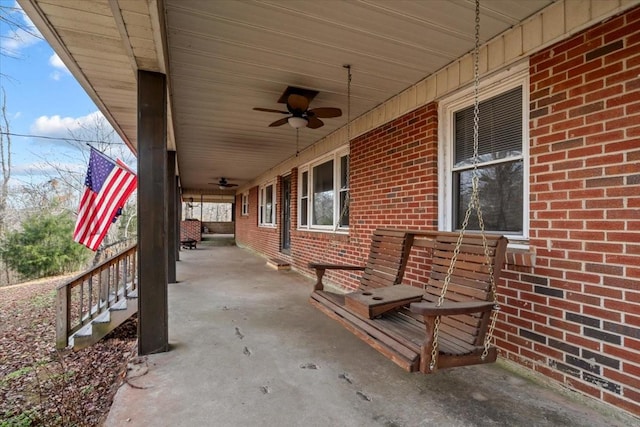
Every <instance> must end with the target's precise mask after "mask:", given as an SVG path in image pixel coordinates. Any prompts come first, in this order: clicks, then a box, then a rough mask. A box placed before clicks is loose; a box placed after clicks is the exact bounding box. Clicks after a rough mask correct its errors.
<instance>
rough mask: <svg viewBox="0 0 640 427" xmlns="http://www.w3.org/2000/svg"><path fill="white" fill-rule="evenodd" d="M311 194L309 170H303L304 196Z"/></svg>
mask: <svg viewBox="0 0 640 427" xmlns="http://www.w3.org/2000/svg"><path fill="white" fill-rule="evenodd" d="M308 195H309V172H302V197H307V196H308Z"/></svg>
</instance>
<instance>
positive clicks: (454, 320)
mask: <svg viewBox="0 0 640 427" xmlns="http://www.w3.org/2000/svg"><path fill="white" fill-rule="evenodd" d="M457 240H458V233H448V232H422V231H413V230H390V229H380V230H376V231H375V232H374V234H373V237H372V242H371V249H370V252H369V257H368V259H367V263H366V265H365V266H363V267H357V266H339V265H336V264H320V263H311V264H309V266H310V267H311V268H314V269H315V270H316V275H317V277H318V281H317V283H316V285H315V287H314V291H313V292H312V294H311V297H310V302H311V304H312V305H314V306H315V307H316V308H318V309H319V310H320V311H322V312H323V313H325V314H327V315H328V316H329V317H331V318H333V319H335V320H336V321H338V322H339V323H340V324H342V325H343V326H344V327H345V328H346V329H347V330H349V331H350V332H352V333H353V334H354V335H356V336H357V337H358V338H360V339H361V340H363V341H364V342H366V343H367V344H369V345H370V346H371V347H373V348H375V349H376V350H378V351H379V352H380V353H381V354H383V355H384V356H386V357H387V358H389V359H390V360H392V361H393V362H395V363H396V364H397V365H398V366H400V367H401V368H403V369H405V370H406V371H408V372H417V371H419V372H422V373H425V374H428V373H432V372H435V371H437V370H438V369H443V368H452V367H456V366H465V365H473V364H479V363H490V362H494V361H495V360H496V357H497V351H496V348H495V347H493V346H491V347H489V348H488V349H487V350H488V351H487V353H486V354H485V357H482V355H483V353H484V350H485V347H484V341H485V335H486V334H487V331H488V329H489V323H490V316H491V311H492V309H493V308H494V302H493V295H492V294H491V278H490V273H489V268H488V266H487V264H486V263H487V258H486V257H485V254H484V248H483V240H482V236H481V235H479V234H472V233H466V235H465V236H464V238H463V239H462V242H461V245H460V252H459V254H458V257H457V262H456V263H455V266H454V269H453V271H452V274H451V279H450V282H449V285H448V292H447V293H446V300H445V301H444V303H443V304H441V305H440V306H439V307H438V306H437V303H436V302H437V300H438V298H439V296H440V294H441V290H442V287H443V283H444V280H445V277H446V275H447V272H448V269H449V266H450V264H451V258H452V256H453V253H454V249H455V247H456V245H457ZM486 241H487V246H488V252H489V262H491V263H492V265H493V274H494V280H495V281H496V282H497V281H498V279H499V276H500V272H501V269H502V265H503V262H504V257H505V251H506V246H507V239H506V238H504V237H502V236H494V235H489V236H486ZM414 245H415V246H420V247H422V248H426V249H428V250H430V251H431V253H432V263H431V271H430V275H429V279H428V281H427V283H426V284H425V285H424V287H423V289H420V288H413V287H410V286H407V285H402V284H401V283H402V279H403V276H404V272H405V269H406V266H407V262H408V259H409V256H410V253H411V248H412V247H413V246H414ZM342 267H346V269H347V270H361V271H362V272H363V273H362V275H361V276H360V284H359V289H358V290H357V291H355V292H353V293H349V294H337V293H334V292H330V291H328V290H324V285H323V283H322V279H323V276H324V274H325V272H326V270H338V269H342ZM416 291H417V292H416ZM375 297H378V298H375ZM374 298H375V299H374ZM437 317H440V326H439V334H438V345H437V352H436V353H435V359H436V360H434V361H433V363H432V359H433V354H434V353H433V351H432V348H433V340H434V337H433V330H434V324H435V322H436V318H437Z"/></svg>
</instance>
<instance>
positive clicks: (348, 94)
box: [333, 65, 351, 232]
mask: <svg viewBox="0 0 640 427" xmlns="http://www.w3.org/2000/svg"><path fill="white" fill-rule="evenodd" d="M343 67H344V68H346V69H347V156H348V158H347V168H346V172H347V188H349V189H350V188H351V176H350V171H349V163H351V161H350V160H351V65H343ZM346 193H347V195H346V196H345V199H344V206H343V207H342V212H340V217H339V218H338V222H337V223H336V225H335V228H334V230H333V231H334V232H336V231H337V230H338V228H339V227H340V226H341V225H342V219H343V218H344V214H345V213H346V212H347V209H349V203H350V202H351V191H350V190H347V192H346Z"/></svg>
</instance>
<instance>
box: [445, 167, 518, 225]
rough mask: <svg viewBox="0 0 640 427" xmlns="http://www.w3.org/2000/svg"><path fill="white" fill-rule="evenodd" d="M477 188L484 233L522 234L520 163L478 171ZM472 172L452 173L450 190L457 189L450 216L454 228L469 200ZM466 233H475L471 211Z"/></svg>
mask: <svg viewBox="0 0 640 427" xmlns="http://www.w3.org/2000/svg"><path fill="white" fill-rule="evenodd" d="M478 173H479V181H478V188H479V194H478V198H479V199H480V206H481V207H482V219H483V221H484V226H485V230H487V231H500V232H510V233H521V232H522V223H523V218H522V202H523V200H522V194H523V181H522V180H523V170H522V161H521V160H518V161H514V162H505V163H500V164H496V165H492V166H488V167H484V168H479V169H478ZM472 174H473V170H471V169H469V170H466V171H462V172H454V174H453V178H454V186H455V187H454V188H456V189H457V194H458V197H457V200H456V201H455V203H456V206H454V212H455V214H456V218H455V224H456V227H457V228H458V229H460V228H462V222H463V220H464V214H465V212H466V210H467V206H468V204H469V199H470V197H471V191H472V183H471V178H472V176H473V175H472ZM467 228H468V229H470V230H479V229H480V226H479V225H478V217H477V213H476V210H475V209H472V210H471V216H470V217H469V225H468V226H467Z"/></svg>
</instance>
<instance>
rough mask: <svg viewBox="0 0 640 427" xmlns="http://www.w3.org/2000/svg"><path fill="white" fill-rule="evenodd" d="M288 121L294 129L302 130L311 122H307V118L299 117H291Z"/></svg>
mask: <svg viewBox="0 0 640 427" xmlns="http://www.w3.org/2000/svg"><path fill="white" fill-rule="evenodd" d="M287 121H288V122H289V125H290V126H291V127H292V128H294V129H300V128H302V127H305V126H306V125H307V123H309V120H307V119H306V118H305V117H298V116H293V117H289V119H288V120H287Z"/></svg>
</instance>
